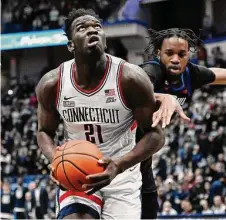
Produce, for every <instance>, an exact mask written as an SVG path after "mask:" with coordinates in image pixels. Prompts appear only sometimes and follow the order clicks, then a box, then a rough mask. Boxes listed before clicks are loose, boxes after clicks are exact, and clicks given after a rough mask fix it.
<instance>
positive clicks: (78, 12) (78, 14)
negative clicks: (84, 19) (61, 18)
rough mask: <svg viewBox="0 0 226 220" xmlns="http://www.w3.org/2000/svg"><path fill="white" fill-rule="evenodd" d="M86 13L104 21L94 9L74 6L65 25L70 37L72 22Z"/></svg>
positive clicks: (69, 37) (67, 34)
mask: <svg viewBox="0 0 226 220" xmlns="http://www.w3.org/2000/svg"><path fill="white" fill-rule="evenodd" d="M84 15H91V16H93V17H95V18H96V19H97V20H99V21H100V22H102V20H101V19H100V17H99V16H98V15H97V14H96V13H95V12H94V11H93V10H92V9H84V8H79V9H75V8H73V9H72V10H71V11H70V12H69V14H68V17H67V18H66V19H65V25H64V31H65V33H66V36H67V38H68V39H71V24H72V22H73V21H74V20H75V19H76V18H79V17H81V16H84Z"/></svg>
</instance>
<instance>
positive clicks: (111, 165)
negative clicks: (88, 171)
mask: <svg viewBox="0 0 226 220" xmlns="http://www.w3.org/2000/svg"><path fill="white" fill-rule="evenodd" d="M98 163H99V164H100V165H101V166H104V167H105V170H104V172H102V173H98V174H93V175H88V176H86V179H88V180H91V182H92V183H91V184H83V186H82V187H83V188H84V189H85V190H86V193H87V194H88V195H90V194H93V193H95V192H96V191H98V190H100V189H101V188H103V187H105V186H107V185H109V184H110V183H111V181H112V180H113V179H114V178H115V177H116V176H117V175H118V174H119V173H120V169H119V166H118V165H117V164H116V163H115V162H114V161H113V160H112V159H111V158H106V157H103V158H102V159H100V160H99V161H98Z"/></svg>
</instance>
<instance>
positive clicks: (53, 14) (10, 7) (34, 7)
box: [1, 0, 120, 33]
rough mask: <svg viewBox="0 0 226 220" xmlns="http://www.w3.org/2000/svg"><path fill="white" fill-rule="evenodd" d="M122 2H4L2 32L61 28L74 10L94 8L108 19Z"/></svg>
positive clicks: (36, 0) (74, 0)
mask: <svg viewBox="0 0 226 220" xmlns="http://www.w3.org/2000/svg"><path fill="white" fill-rule="evenodd" d="M119 4H120V0H115V1H110V0H94V1H82V0H67V1H65V0H60V1H56V0H23V1H19V0H3V1H2V21H1V23H2V32H3V33H12V32H21V31H32V30H33V31H35V30H48V29H56V28H60V27H62V26H63V24H64V19H65V17H66V16H67V15H68V12H69V11H70V10H71V9H72V8H74V7H75V8H82V7H84V8H92V9H94V10H95V11H96V12H98V13H99V15H100V17H101V18H102V19H106V18H107V17H108V16H109V15H110V13H111V12H112V8H114V9H116V8H117V6H119Z"/></svg>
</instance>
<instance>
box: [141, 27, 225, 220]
mask: <svg viewBox="0 0 226 220" xmlns="http://www.w3.org/2000/svg"><path fill="white" fill-rule="evenodd" d="M198 43H199V38H198V37H197V36H196V35H195V34H194V32H193V31H191V30H189V29H178V28H173V29H168V30H162V31H159V32H157V31H154V30H150V43H149V48H148V49H152V51H153V53H152V54H151V55H152V57H154V59H153V60H149V61H148V62H146V63H144V64H142V65H141V66H142V68H143V70H145V72H146V73H147V74H148V76H149V78H150V79H151V81H152V82H153V83H154V89H155V92H160V93H167V94H172V95H174V96H176V97H177V100H178V101H179V103H180V104H181V106H183V107H185V106H187V105H188V104H189V103H190V102H191V98H192V94H193V92H194V90H196V89H199V88H201V87H202V86H203V85H207V84H213V85H216V84H222V85H225V84H226V69H221V68H206V67H204V66H199V65H195V64H192V63H190V62H189V52H190V50H191V48H193V49H197V47H198V45H197V44H198ZM169 109H170V106H169ZM162 114H165V110H164V108H161V107H160V109H159V110H158V111H157V112H155V113H154V120H155V123H156V124H157V123H158V119H161V117H162ZM169 117H171V115H169ZM168 122H169V120H168ZM168 122H167V123H166V125H168ZM153 126H155V124H154V125H153ZM142 136H143V135H142V133H141V132H140V131H139V129H138V130H137V141H139V140H140V139H141V138H142ZM151 163H152V160H151V158H149V159H147V160H146V161H143V162H142V163H141V171H142V177H143V187H142V218H145V219H154V218H156V217H157V211H158V202H157V192H156V186H155V182H154V177H153V173H152V168H151ZM150 201H152V202H151V203H150ZM150 204H151V205H150Z"/></svg>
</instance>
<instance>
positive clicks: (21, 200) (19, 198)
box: [13, 177, 27, 219]
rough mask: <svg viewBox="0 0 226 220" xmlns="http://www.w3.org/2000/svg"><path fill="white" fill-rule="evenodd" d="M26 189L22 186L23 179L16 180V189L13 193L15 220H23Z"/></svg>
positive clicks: (24, 216)
mask: <svg viewBox="0 0 226 220" xmlns="http://www.w3.org/2000/svg"><path fill="white" fill-rule="evenodd" d="M26 192H27V188H25V187H24V186H23V178H22V177H18V178H17V187H16V189H15V191H14V202H13V203H14V214H15V218H16V219H25V218H26V215H25V194H26Z"/></svg>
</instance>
